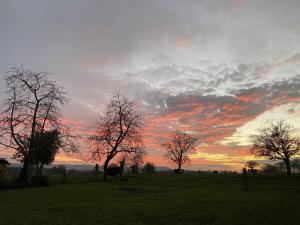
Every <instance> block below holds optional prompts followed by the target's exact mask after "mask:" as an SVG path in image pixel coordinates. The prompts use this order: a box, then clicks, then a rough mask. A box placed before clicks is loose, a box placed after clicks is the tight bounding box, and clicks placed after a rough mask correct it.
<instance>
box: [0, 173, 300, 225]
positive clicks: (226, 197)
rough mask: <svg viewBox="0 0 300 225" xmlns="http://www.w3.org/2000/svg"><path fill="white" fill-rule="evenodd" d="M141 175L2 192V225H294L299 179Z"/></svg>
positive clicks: (299, 215) (299, 208)
mask: <svg viewBox="0 0 300 225" xmlns="http://www.w3.org/2000/svg"><path fill="white" fill-rule="evenodd" d="M249 186H250V190H249V191H248V192H245V191H242V180H241V177H240V175H210V176H204V175H182V176H175V175H153V176H146V175H143V176H142V175H141V176H138V177H130V178H129V180H128V181H123V182H120V181H109V182H106V183H104V182H101V181H100V182H90V183H79V184H64V185H55V186H51V187H44V188H27V189H17V190H2V191H0V224H1V225H10V224H11V225H19V224H20V225H21V224H22V225H77V224H81V225H89V224H97V225H100V224H113V225H118V224H120V225H130V224H135V225H139V224H149V225H150V224H153V225H158V224H170V225H176V224H178V225H190V224H197V225H202V224H203V225H204V224H211V225H213V224H218V225H244V224H249V225H250V224H251V225H263V224H266V225H277V224H278V225H288V224H291V225H297V224H300V177H299V176H295V177H291V178H289V179H287V178H286V177H270V176H255V177H250V180H249Z"/></svg>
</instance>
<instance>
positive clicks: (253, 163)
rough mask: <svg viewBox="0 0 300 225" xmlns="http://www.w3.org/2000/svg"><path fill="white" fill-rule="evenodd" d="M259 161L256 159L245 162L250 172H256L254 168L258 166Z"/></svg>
mask: <svg viewBox="0 0 300 225" xmlns="http://www.w3.org/2000/svg"><path fill="white" fill-rule="evenodd" d="M258 165H259V163H258V162H256V161H248V162H246V165H245V166H246V167H247V168H248V169H249V170H250V172H251V173H257V170H256V169H255V168H256V167H258Z"/></svg>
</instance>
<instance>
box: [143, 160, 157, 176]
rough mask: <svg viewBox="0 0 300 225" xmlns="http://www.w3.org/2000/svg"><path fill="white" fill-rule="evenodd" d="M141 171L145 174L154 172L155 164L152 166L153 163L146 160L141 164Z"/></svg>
mask: <svg viewBox="0 0 300 225" xmlns="http://www.w3.org/2000/svg"><path fill="white" fill-rule="evenodd" d="M142 171H143V173H147V174H150V173H154V172H155V166H154V164H153V163H149V162H148V163H146V164H145V165H144V166H143V168H142Z"/></svg>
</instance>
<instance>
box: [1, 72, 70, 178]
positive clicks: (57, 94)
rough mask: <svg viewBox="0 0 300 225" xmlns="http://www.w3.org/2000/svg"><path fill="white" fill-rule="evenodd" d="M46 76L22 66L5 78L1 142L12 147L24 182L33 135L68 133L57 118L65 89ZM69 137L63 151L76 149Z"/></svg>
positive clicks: (33, 147) (31, 152)
mask: <svg viewBox="0 0 300 225" xmlns="http://www.w3.org/2000/svg"><path fill="white" fill-rule="evenodd" d="M48 77H49V73H47V72H33V71H30V70H23V67H22V68H13V69H11V70H9V71H8V73H7V74H6V77H5V84H6V88H7V99H6V101H5V103H4V111H3V112H2V114H1V117H0V118H1V119H0V137H1V140H0V144H1V145H3V146H5V147H7V148H11V149H14V150H15V154H14V157H15V158H16V159H18V160H19V161H21V162H22V163H23V168H22V171H21V174H20V178H21V179H22V180H23V181H27V180H28V176H29V166H30V163H31V159H32V156H33V153H34V151H35V147H36V146H35V145H36V134H37V133H41V134H42V133H44V132H45V131H47V130H53V129H56V130H58V131H60V132H61V133H64V135H63V136H65V137H67V136H68V135H66V134H67V132H66V131H67V129H65V128H64V126H63V124H62V122H61V120H60V117H61V113H60V107H61V106H62V105H64V104H65V103H66V102H67V98H66V94H65V91H64V90H63V88H62V87H60V86H59V85H57V84H56V83H55V81H53V80H50V79H49V78H48ZM63 130H64V131H63ZM68 140H69V139H68V138H66V145H65V146H66V148H65V150H67V151H75V150H76V147H75V145H73V144H72V143H71V142H68Z"/></svg>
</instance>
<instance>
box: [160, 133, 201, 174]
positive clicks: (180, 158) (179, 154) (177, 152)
mask: <svg viewBox="0 0 300 225" xmlns="http://www.w3.org/2000/svg"><path fill="white" fill-rule="evenodd" d="M196 141H197V139H196V138H194V137H193V136H191V135H189V134H186V133H180V132H176V133H175V134H173V135H172V136H171V138H170V140H169V141H167V142H166V143H164V144H163V147H164V148H165V150H166V157H167V158H169V159H170V160H171V161H172V162H174V163H175V164H176V165H177V169H178V174H179V173H180V172H181V168H182V165H184V164H185V163H186V162H187V161H189V157H188V153H190V152H192V151H194V150H195V143H196Z"/></svg>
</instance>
